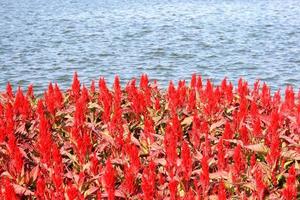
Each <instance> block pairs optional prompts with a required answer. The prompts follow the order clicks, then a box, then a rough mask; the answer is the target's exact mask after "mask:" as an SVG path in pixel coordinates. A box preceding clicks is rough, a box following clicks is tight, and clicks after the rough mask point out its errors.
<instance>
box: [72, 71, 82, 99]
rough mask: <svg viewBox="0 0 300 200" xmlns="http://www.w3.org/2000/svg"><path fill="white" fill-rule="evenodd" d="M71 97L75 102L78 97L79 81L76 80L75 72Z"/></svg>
mask: <svg viewBox="0 0 300 200" xmlns="http://www.w3.org/2000/svg"><path fill="white" fill-rule="evenodd" d="M72 95H73V97H74V99H75V100H76V99H78V98H79V96H80V81H79V80H78V75H77V72H75V73H74V76H73V83H72Z"/></svg>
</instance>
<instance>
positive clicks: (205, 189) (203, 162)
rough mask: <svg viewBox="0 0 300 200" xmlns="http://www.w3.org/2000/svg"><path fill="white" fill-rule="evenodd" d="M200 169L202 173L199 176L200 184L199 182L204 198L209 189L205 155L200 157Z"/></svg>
mask: <svg viewBox="0 0 300 200" xmlns="http://www.w3.org/2000/svg"><path fill="white" fill-rule="evenodd" d="M201 167H202V172H201V175H200V182H201V186H202V191H203V194H204V196H206V195H207V192H208V187H209V166H208V158H207V156H206V155H204V156H203V157H202V160H201Z"/></svg>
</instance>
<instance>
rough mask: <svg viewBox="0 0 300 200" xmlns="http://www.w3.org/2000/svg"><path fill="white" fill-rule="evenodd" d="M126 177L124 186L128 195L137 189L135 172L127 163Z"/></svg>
mask: <svg viewBox="0 0 300 200" xmlns="http://www.w3.org/2000/svg"><path fill="white" fill-rule="evenodd" d="M124 173H125V177H124V182H123V187H124V190H125V192H126V193H127V195H128V196H130V195H131V194H132V193H133V192H134V191H135V175H136V174H135V172H134V171H133V169H132V168H131V167H130V166H127V165H125V169H124Z"/></svg>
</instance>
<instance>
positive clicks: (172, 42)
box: [0, 0, 300, 91]
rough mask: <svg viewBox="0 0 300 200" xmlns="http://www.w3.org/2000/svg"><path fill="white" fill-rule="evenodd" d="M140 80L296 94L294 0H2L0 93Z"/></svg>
mask: <svg viewBox="0 0 300 200" xmlns="http://www.w3.org/2000/svg"><path fill="white" fill-rule="evenodd" d="M74 71H77V72H78V74H79V76H80V78H81V80H82V82H84V83H86V84H89V82H90V80H91V79H98V78H99V76H104V77H105V78H106V79H107V81H108V82H109V83H111V82H112V81H113V78H114V76H115V74H119V75H120V77H121V79H122V81H123V83H124V82H126V81H127V80H129V79H131V78H132V77H138V76H139V75H140V74H142V73H147V74H148V75H149V76H150V77H151V79H157V80H158V81H159V83H160V85H161V86H162V87H164V86H166V85H167V84H168V82H169V80H175V81H176V80H178V79H189V78H190V76H191V74H192V73H198V74H202V75H203V77H204V78H211V79H213V80H214V81H216V82H219V81H220V80H221V79H223V78H224V77H225V76H227V77H228V78H229V79H230V80H233V81H235V83H236V80H237V79H238V78H239V77H244V78H245V79H247V80H249V82H250V83H253V81H254V80H256V79H260V80H262V81H266V82H267V83H268V84H270V85H271V87H272V89H278V88H283V87H284V86H286V85H287V84H291V85H293V86H295V87H296V88H299V87H300V3H299V1H298V0H284V1H283V0H194V1H192V0H184V1H179V0H177V1H176V0H151V1H147V0H122V1H121V0H51V1H44V0H1V1H0V89H1V90H3V89H4V88H5V85H6V82H7V81H10V82H11V83H12V84H13V85H14V86H15V87H16V86H17V85H21V86H27V85H28V84H29V83H33V84H34V85H35V89H36V90H37V91H41V90H43V89H45V88H46V87H47V85H48V83H49V82H50V81H52V82H58V83H59V84H60V85H61V86H62V87H63V88H66V87H69V85H70V83H71V81H72V76H73V72H74Z"/></svg>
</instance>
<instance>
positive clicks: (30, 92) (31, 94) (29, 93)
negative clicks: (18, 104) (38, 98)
mask: <svg viewBox="0 0 300 200" xmlns="http://www.w3.org/2000/svg"><path fill="white" fill-rule="evenodd" d="M26 97H27V98H31V99H33V98H34V92H33V85H32V84H30V85H29V86H28V88H27V93H26Z"/></svg>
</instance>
